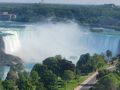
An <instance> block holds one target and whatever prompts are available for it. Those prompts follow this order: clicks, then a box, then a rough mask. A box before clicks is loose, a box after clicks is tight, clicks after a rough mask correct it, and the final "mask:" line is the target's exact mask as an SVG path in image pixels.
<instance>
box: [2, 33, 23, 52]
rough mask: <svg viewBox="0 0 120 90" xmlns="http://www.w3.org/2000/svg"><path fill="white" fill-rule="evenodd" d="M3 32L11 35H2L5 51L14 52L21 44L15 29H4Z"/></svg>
mask: <svg viewBox="0 0 120 90" xmlns="http://www.w3.org/2000/svg"><path fill="white" fill-rule="evenodd" d="M2 32H3V31H2ZM3 33H9V34H11V35H7V36H4V37H3V39H4V42H5V52H6V53H9V54H13V53H14V52H17V51H18V50H19V49H20V46H21V43H20V41H19V36H18V34H17V32H16V31H4V32H3Z"/></svg>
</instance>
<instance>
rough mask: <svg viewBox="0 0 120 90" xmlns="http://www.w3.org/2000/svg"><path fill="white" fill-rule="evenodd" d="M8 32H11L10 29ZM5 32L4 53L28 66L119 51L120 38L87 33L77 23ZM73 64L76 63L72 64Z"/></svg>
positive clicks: (29, 26) (29, 27)
mask: <svg viewBox="0 0 120 90" xmlns="http://www.w3.org/2000/svg"><path fill="white" fill-rule="evenodd" d="M10 29H11V28H10ZM10 29H9V30H4V31H2V32H4V33H9V34H11V35H7V36H4V42H5V52H6V53H9V54H13V55H16V56H19V57H21V58H22V59H24V60H25V61H27V62H41V61H42V60H44V59H45V58H47V57H49V56H54V55H59V54H61V55H62V56H64V57H66V58H68V59H69V57H77V59H76V61H77V60H78V58H79V56H80V55H81V54H84V53H90V54H94V53H98V54H101V53H105V52H106V50H111V51H112V52H113V55H117V54H118V53H119V52H120V51H119V50H118V49H119V48H120V35H115V34H113V33H112V34H109V32H108V33H106V34H103V33H93V32H90V31H89V29H88V28H86V27H80V26H79V25H77V24H76V23H57V24H53V23H52V24H51V23H47V24H46V23H45V24H44V23H43V24H32V25H27V26H26V27H25V28H24V29H23V28H20V30H13V29H11V30H10ZM72 61H73V62H75V63H76V61H75V60H72Z"/></svg>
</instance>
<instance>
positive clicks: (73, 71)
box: [0, 50, 119, 90]
mask: <svg viewBox="0 0 120 90" xmlns="http://www.w3.org/2000/svg"><path fill="white" fill-rule="evenodd" d="M105 56H106V57H107V60H110V61H111V63H113V62H114V61H113V60H115V59H112V52H111V51H109V50H107V51H106V55H98V54H94V55H92V56H90V54H89V53H87V54H83V55H81V56H80V58H79V60H78V62H77V64H76V65H75V64H73V63H72V62H71V61H69V60H67V59H65V58H63V57H62V56H61V55H57V56H55V57H48V58H47V59H45V60H43V63H41V64H40V63H37V64H35V65H34V67H33V68H32V70H31V72H27V71H25V70H24V69H23V68H20V69H19V65H18V66H17V67H18V68H16V67H11V68H10V71H9V72H8V74H7V77H6V79H5V80H4V81H0V90H73V88H75V87H76V86H77V85H78V84H79V83H80V82H82V81H83V80H84V79H85V77H86V76H87V75H88V74H89V73H91V72H94V71H96V70H101V69H102V68H103V67H104V66H105V65H107V64H106V63H107V61H106V59H105ZM109 63H110V62H109ZM117 67H118V69H117V70H119V63H118V64H117ZM102 73H103V74H100V75H99V79H100V78H102V77H103V76H105V75H107V74H108V73H109V72H105V73H104V71H102ZM114 73H115V72H114ZM114 73H112V72H111V73H110V76H111V75H113V77H114V78H115V77H116V78H119V76H118V74H117V73H116V74H115V76H114ZM108 76H109V75H108ZM106 77H107V76H106ZM106 77H104V78H106ZM110 78H112V77H110ZM105 80H106V79H105ZM116 81H117V79H115V84H117V85H118V82H116ZM72 86H73V87H72ZM93 90H94V89H93ZM95 90H96V89H95ZM105 90H110V89H105Z"/></svg>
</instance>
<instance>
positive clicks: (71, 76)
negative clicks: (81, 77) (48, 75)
mask: <svg viewBox="0 0 120 90" xmlns="http://www.w3.org/2000/svg"><path fill="white" fill-rule="evenodd" d="M62 78H63V80H66V81H70V80H72V79H74V78H75V73H74V72H73V71H71V70H65V71H64V74H63V76H62Z"/></svg>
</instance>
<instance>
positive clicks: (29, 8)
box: [0, 3, 120, 30]
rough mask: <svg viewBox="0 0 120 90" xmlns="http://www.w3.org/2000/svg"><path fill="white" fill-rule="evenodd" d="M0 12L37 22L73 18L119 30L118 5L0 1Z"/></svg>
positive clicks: (22, 19) (21, 19)
mask: <svg viewBox="0 0 120 90" xmlns="http://www.w3.org/2000/svg"><path fill="white" fill-rule="evenodd" d="M0 11H1V12H8V13H13V14H16V15H17V18H16V20H15V21H19V22H39V21H44V20H46V19H47V20H48V19H49V20H50V19H51V20H52V21H66V20H75V21H76V22H78V23H80V24H85V25H86V24H88V25H90V26H100V27H107V28H114V29H116V30H120V27H119V26H120V22H119V20H120V12H119V11H120V6H116V5H114V4H105V5H54V4H40V3H34V4H23V3H22V4H18V3H16V4H15V3H13V4H12V3H1V4H0Z"/></svg>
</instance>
